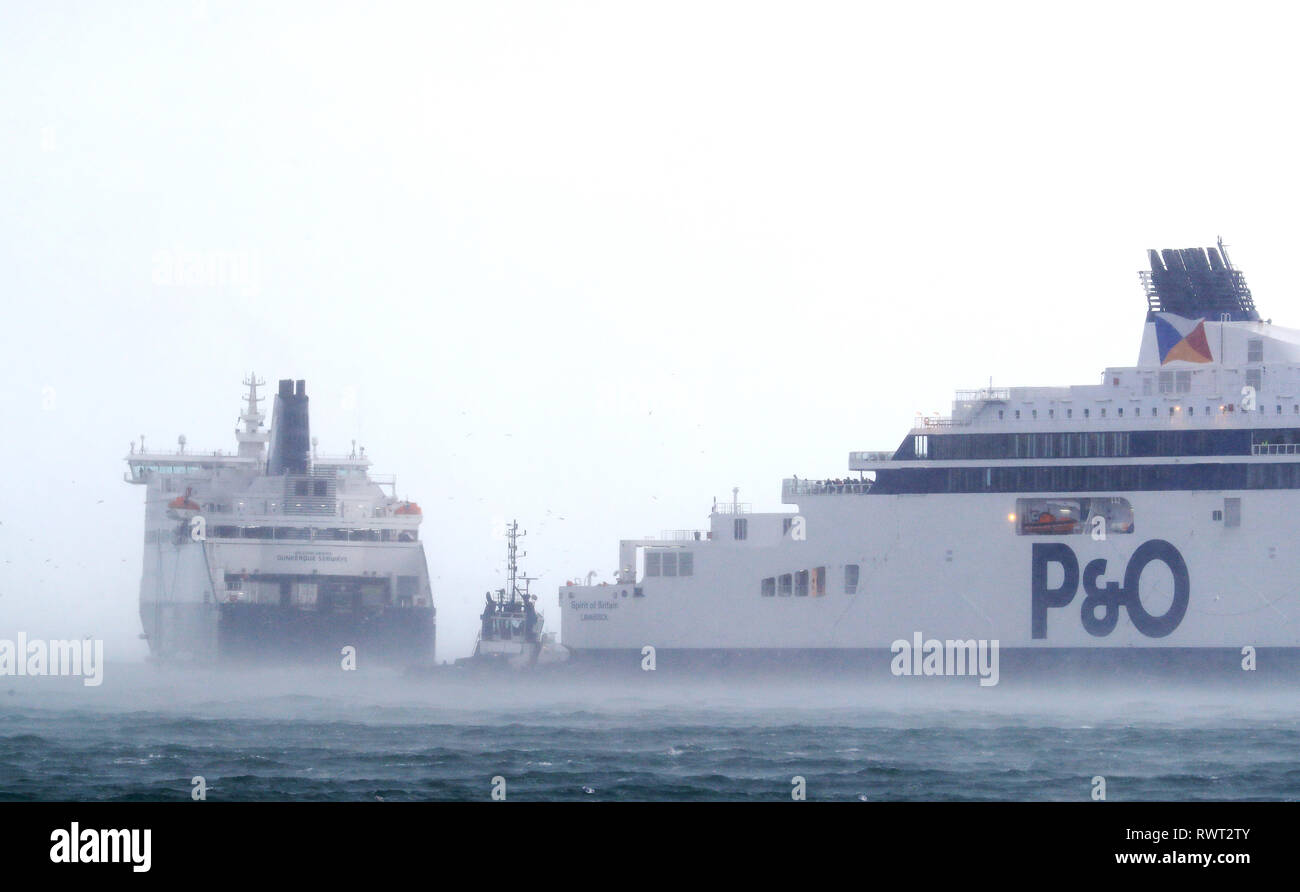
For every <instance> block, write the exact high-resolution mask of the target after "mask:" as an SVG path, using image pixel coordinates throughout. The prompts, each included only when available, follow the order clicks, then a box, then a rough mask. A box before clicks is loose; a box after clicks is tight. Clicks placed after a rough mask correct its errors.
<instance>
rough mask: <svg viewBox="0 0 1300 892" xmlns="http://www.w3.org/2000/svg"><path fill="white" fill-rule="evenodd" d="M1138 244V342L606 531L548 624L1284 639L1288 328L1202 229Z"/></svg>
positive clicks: (1299, 378)
mask: <svg viewBox="0 0 1300 892" xmlns="http://www.w3.org/2000/svg"><path fill="white" fill-rule="evenodd" d="M1151 256H1152V273H1149V274H1145V275H1144V279H1143V281H1144V283H1145V284H1146V285H1147V297H1148V313H1147V321H1146V322H1145V325H1144V329H1143V337H1142V343H1141V348H1140V350H1139V354H1138V360H1137V363H1136V364H1135V365H1132V366H1116V367H1110V368H1107V369H1106V371H1105V372H1104V373H1103V375H1102V379H1101V381H1100V382H1098V383H1095V384H1090V385H1083V386H1074V387H1006V388H1002V387H992V386H990V387H983V388H977V389H972V390H965V391H959V392H958V393H957V395H956V398H955V399H954V401H953V407H952V413H951V415H950V416H948V417H942V418H940V417H918V418H917V419H916V420H915V422H914V424H913V427H912V429H911V430H910V431H909V432H908V434H907V435H906V437H905V438H904V439H903V441H902V443H901V444H900V445H899V446H898V447H896V448H894V449H891V450H884V451H864V452H852V453H850V454H849V460H848V468H849V472H850V473H849V474H847V475H845V476H844V477H841V478H839V479H835V480H824V479H817V480H805V479H800V478H791V479H787V480H785V481H784V482H783V484H782V502H783V503H784V504H785V505H788V506H790V507H789V510H788V511H783V512H770V513H761V512H760V513H756V512H753V511H751V510H750V509H749V506H748V505H746V504H744V503H741V502H739V501H737V500H733V501H732V502H730V503H723V504H715V505H714V507H713V509H712V511H711V512H710V516H709V525H708V528H707V529H702V530H698V531H685V532H682V531H678V532H674V533H669V534H664V535H661V536H659V537H648V538H643V539H628V540H624V541H623V542H622V543H621V544H620V548H619V567H620V571H619V573H618V575H617V577H616V579H615V581H614V582H613V583H608V584H600V585H566V586H563V587H562V588H561V589H560V593H559V602H560V606H561V608H562V609H561V622H562V640H563V642H564V644H565V645H566V646H567V647H568V648H569V649H570V650H571V651H572V652H573V654H574V656H575V658H580V657H582V656H583V655H590V654H597V653H609V652H625V651H635V652H642V651H643V649H644V648H646V647H652V648H655V649H656V651H664V650H667V651H680V652H709V651H741V652H756V651H762V652H771V653H776V654H780V653H789V652H794V651H799V652H806V651H823V652H826V651H841V652H848V651H854V650H877V649H884V650H888V649H889V648H890V647H891V645H892V644H893V643H894V642H896V641H898V640H900V639H902V640H912V639H913V637H914V635H916V634H917V633H921V634H923V635H924V636H925V637H926V638H927V639H929V638H934V639H945V640H946V639H955V640H971V639H992V640H997V641H1000V642H1001V646H1002V647H1003V648H1016V649H1041V648H1048V649H1050V648H1082V649H1088V650H1094V649H1097V648H1128V649H1134V648H1138V649H1144V650H1145V649H1150V648H1229V649H1234V651H1236V650H1240V649H1241V648H1243V647H1256V648H1273V647H1276V648H1298V647H1300V550H1298V549H1297V548H1296V547H1295V538H1296V533H1297V530H1298V529H1300V514H1298V512H1300V331H1297V330H1295V329H1290V328H1283V327H1281V326H1276V325H1273V324H1271V323H1270V322H1267V321H1263V320H1260V319H1259V317H1258V313H1257V312H1256V311H1255V309H1254V304H1253V300H1252V299H1251V297H1250V294H1249V291H1247V290H1246V288H1245V283H1244V281H1243V280H1242V278H1241V276H1240V273H1238V272H1237V271H1236V270H1234V269H1233V268H1232V266H1231V264H1230V263H1229V262H1228V261H1227V256H1226V253H1225V252H1223V250H1222V245H1220V246H1219V250H1218V251H1216V250H1215V249H1213V248H1212V249H1208V251H1206V252H1201V251H1200V249H1190V250H1187V251H1180V252H1179V251H1175V252H1169V251H1166V252H1164V255H1163V258H1162V257H1161V256H1160V255H1158V254H1156V253H1155V252H1152V254H1151ZM1148 543H1153V544H1148ZM1102 562H1104V563H1102ZM1180 564H1181V565H1182V566H1181V568H1180V567H1179V566H1178V565H1180ZM1036 571H1037V573H1038V577H1037V579H1036V578H1035V572H1036ZM1126 571H1129V573H1128V578H1126ZM1067 595H1068V597H1067ZM1135 616H1136V619H1135Z"/></svg>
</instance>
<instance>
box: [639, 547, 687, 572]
mask: <svg viewBox="0 0 1300 892" xmlns="http://www.w3.org/2000/svg"><path fill="white" fill-rule="evenodd" d="M645 575H646V576H694V575H695V554H694V552H690V551H647V552H646V553H645Z"/></svg>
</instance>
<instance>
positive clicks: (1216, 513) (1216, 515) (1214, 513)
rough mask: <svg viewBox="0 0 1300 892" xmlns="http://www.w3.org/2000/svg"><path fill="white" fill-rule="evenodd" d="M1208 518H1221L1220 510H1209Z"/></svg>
mask: <svg viewBox="0 0 1300 892" xmlns="http://www.w3.org/2000/svg"><path fill="white" fill-rule="evenodd" d="M1210 520H1223V512H1222V511H1211V512H1210Z"/></svg>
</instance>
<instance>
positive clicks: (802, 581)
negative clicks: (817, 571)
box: [794, 570, 808, 598]
mask: <svg viewBox="0 0 1300 892" xmlns="http://www.w3.org/2000/svg"><path fill="white" fill-rule="evenodd" d="M794 594H795V597H796V598H806V597H808V571H807V570H800V571H799V572H797V573H795V574H794Z"/></svg>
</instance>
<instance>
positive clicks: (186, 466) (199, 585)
mask: <svg viewBox="0 0 1300 892" xmlns="http://www.w3.org/2000/svg"><path fill="white" fill-rule="evenodd" d="M244 383H245V385H247V387H248V396H247V404H246V408H245V411H244V413H243V414H242V415H240V422H241V423H242V425H243V427H242V429H240V430H236V431H235V438H236V440H237V443H238V448H237V451H236V452H234V453H233V454H232V453H228V452H222V451H220V450H218V451H212V452H199V451H193V450H187V449H186V447H185V438H184V437H181V438H179V445H180V448H179V449H178V450H172V451H160V450H150V449H146V448H145V444H144V441H143V438H141V442H140V443H139V444H138V446H137V445H136V444H132V446H131V453H130V454H129V455H128V456H127V459H126V460H127V464H128V466H129V468H130V470H129V471H128V473H127V475H126V480H127V482H129V483H135V484H138V485H140V486H143V487H144V490H145V531H144V567H143V573H142V575H141V580H140V619H141V621H142V623H143V625H144V637H145V638H147V639H148V641H149V652H150V654H151V656H153V657H154V658H158V659H161V660H167V661H172V660H178V661H191V660H192V661H198V662H211V661H216V660H221V661H223V662H225V661H230V660H241V661H242V660H258V661H271V662H275V661H301V660H305V661H316V660H330V661H336V662H338V663H339V664H340V665H342V663H343V661H344V660H345V659H349V658H350V659H352V660H354V661H355V665H357V666H358V667H360V666H362V665H363V664H364V665H371V666H373V665H376V664H384V663H387V664H393V665H403V666H409V665H420V664H422V663H427V662H432V660H433V658H434V619H435V611H434V606H433V595H432V592H431V590H430V586H429V572H428V568H427V563H426V560H425V556H424V546H423V544H422V543H421V541H420V535H419V532H420V521H421V519H422V515H421V512H420V508H419V506H418V505H416V504H415V503H414V502H410V501H406V500H403V499H399V498H398V497H397V494H396V481H395V480H394V479H393V478H387V479H385V478H376V477H371V476H370V473H369V469H370V459H369V458H367V457H366V454H365V449H364V448H363V449H361V450H360V452H358V451H357V450H356V447H355V444H354V446H353V451H352V452H351V453H350V454H348V455H336V456H324V455H318V454H317V452H316V441H315V439H312V438H311V436H310V427H309V423H308V409H307V407H308V403H307V386H306V383H305V382H304V381H297V382H295V381H292V380H284V381H281V382H280V386H279V391H278V392H277V393H276V395H275V405H274V412H273V416H272V422H271V428H270V430H269V431H268V430H267V429H266V427H265V426H264V421H265V415H264V414H263V413H262V412H261V411H260V409H259V408H258V403H259V402H261V400H262V398H261V397H259V396H258V395H257V388H258V387H259V386H260V385H261V384H263V383H264V382H262V381H258V380H257V378H256V376H251V377H249V378H248V380H246V381H245V382H244ZM268 446H269V449H268ZM385 487H387V490H385ZM345 648H351V652H350V654H345V653H344V649H345Z"/></svg>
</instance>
